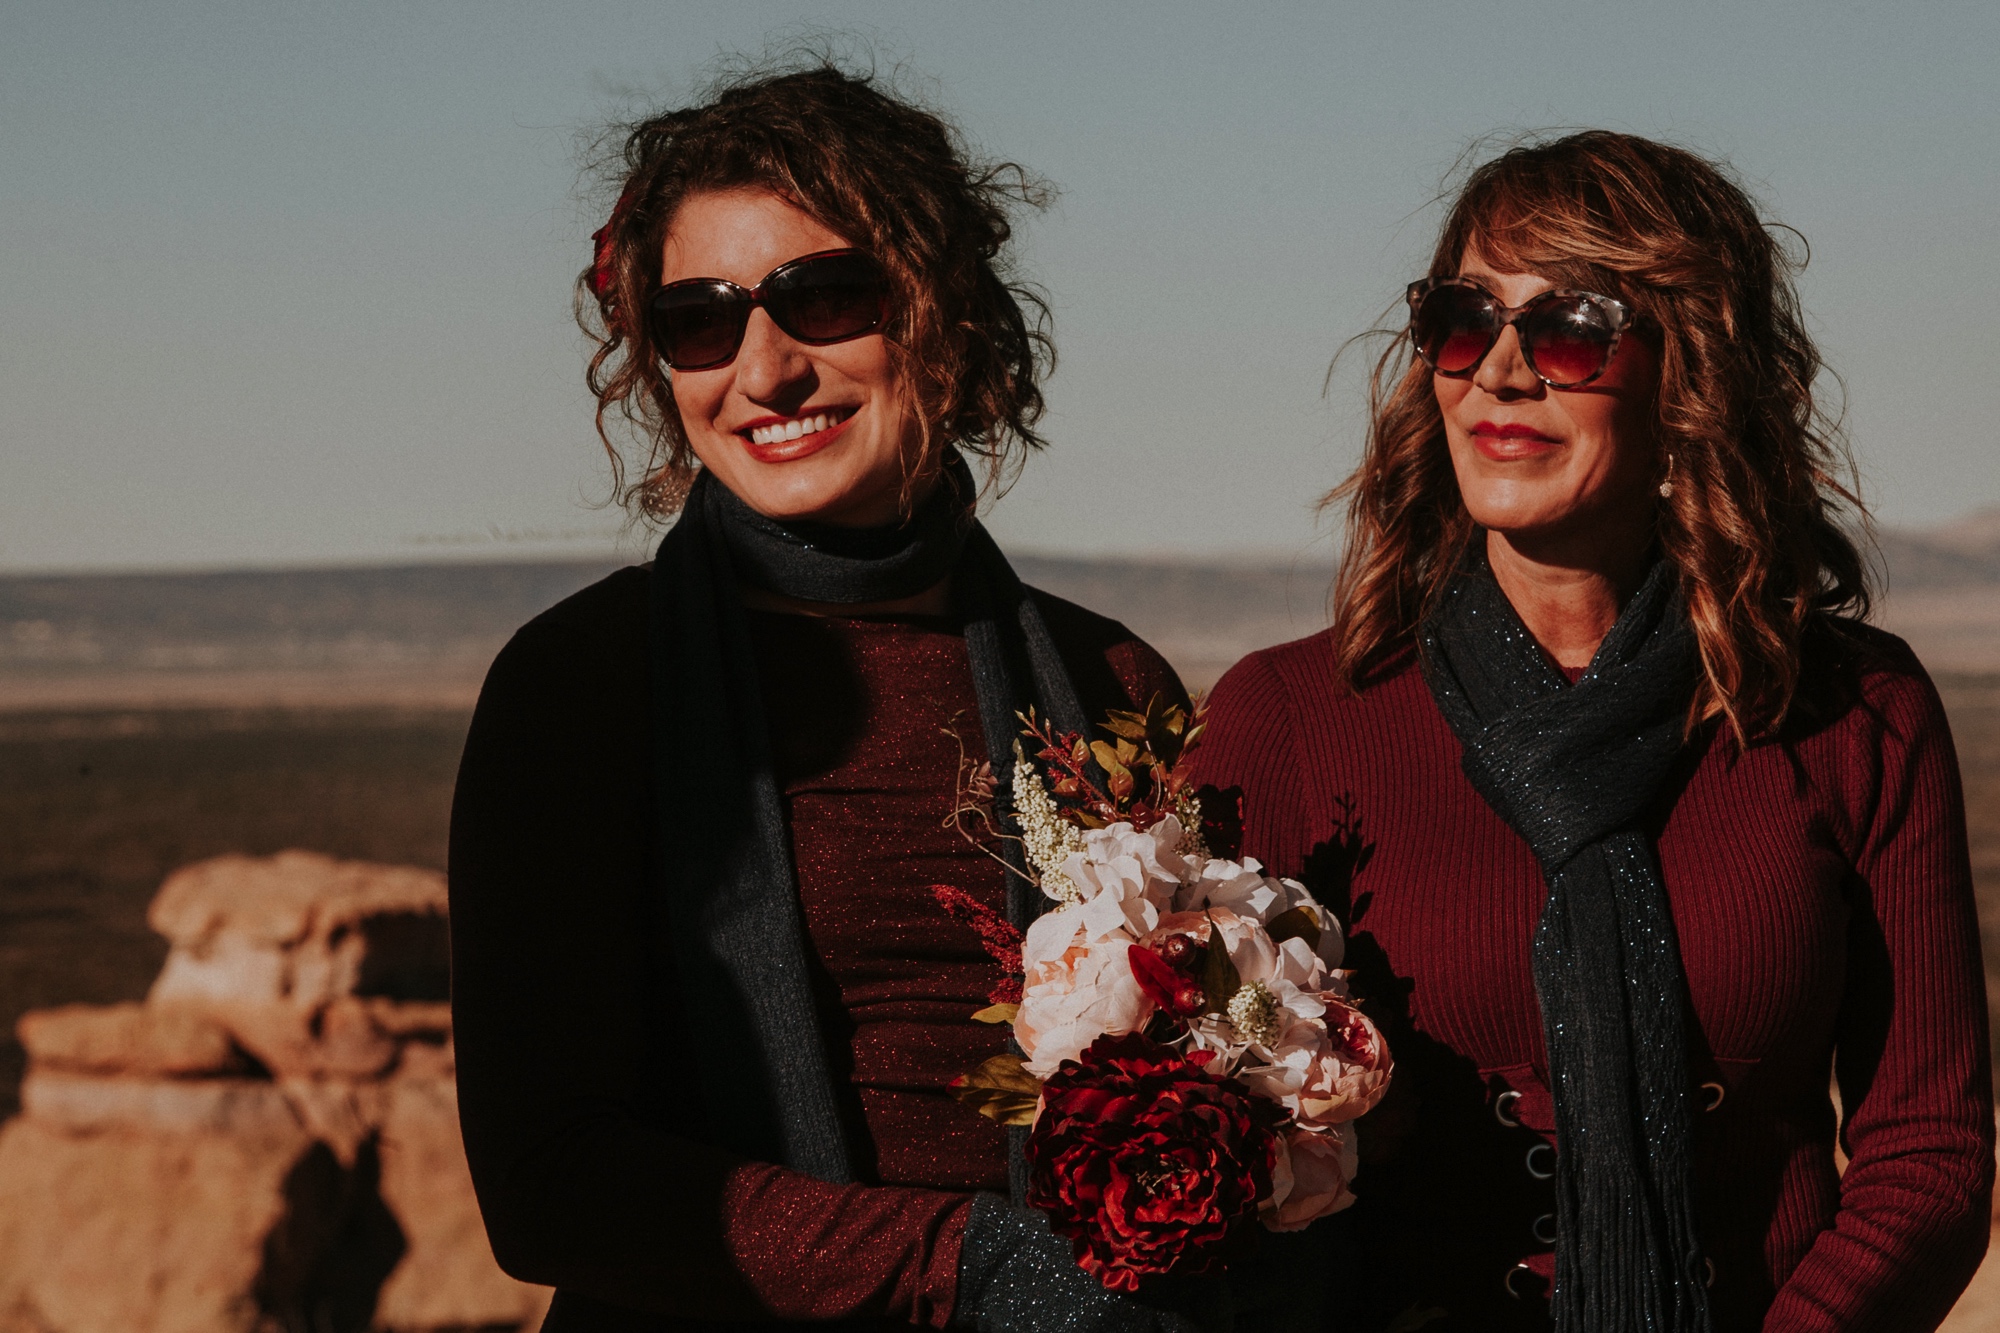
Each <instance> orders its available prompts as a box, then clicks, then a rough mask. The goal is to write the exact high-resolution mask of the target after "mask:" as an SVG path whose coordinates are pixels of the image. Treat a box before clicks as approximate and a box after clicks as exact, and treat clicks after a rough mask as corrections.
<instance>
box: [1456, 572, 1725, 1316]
mask: <svg viewBox="0 0 2000 1333" xmlns="http://www.w3.org/2000/svg"><path fill="white" fill-rule="evenodd" d="M1419 640H1420V646H1421V649H1422V653H1421V656H1422V662H1423V669H1424V677H1425V679H1426V680H1427V681H1428V682H1429V684H1430V689H1431V695H1432V697H1433V698H1435V699H1436V700H1437V705H1438V709H1439V711H1440V712H1442V713H1443V714H1444V716H1445V719H1446V720H1447V721H1448V722H1449V723H1450V724H1451V728H1452V730H1453V731H1454V732H1456V733H1457V735H1458V739H1459V741H1460V742H1461V744H1463V746H1464V748H1465V756H1464V765H1465V773H1466V776H1467V777H1468V778H1470V779H1471V780H1472V785H1473V786H1474V787H1476V788H1477V789H1478V790H1479V794H1480V795H1481V796H1484V797H1485V798H1486V801H1487V803H1488V804H1490V805H1491V806H1492V807H1493V809H1494V810H1495V811H1497V812H1498V813H1499V815H1500V817H1501V818H1502V819H1504V820H1506V821H1507V823H1508V824H1509V825H1511V826H1512V827H1513V829H1514V830H1515V832H1517V833H1519V834H1520V835H1521V836H1522V837H1523V838H1524V839H1526V840H1527V843H1528V845H1529V847H1531V848H1532V849H1533V850H1534V853H1535V856H1536V859H1537V860H1539V861H1540V862H1541V866H1542V874H1543V875H1544V876H1545V877H1546V878H1547V880H1548V886H1549V897H1548V902H1547V905H1546V906H1545V907H1544V908H1543V910H1542V920H1541V927H1540V929H1539V930H1537V931H1536V934H1535V945H1534V977H1535V990H1536V993H1537V995H1538V996H1539V997H1540V999H1541V1008H1542V1030H1543V1033H1544V1035H1545V1037H1546V1039H1547V1043H1548V1058H1549V1083H1550V1089H1551V1091H1552V1092H1553V1094H1554V1097H1555V1111H1556V1135H1557V1146H1558V1156H1557V1161H1556V1179H1555V1184H1556V1227H1557V1239H1556V1285H1555V1292H1554V1295H1553V1297H1552V1299H1551V1308H1552V1313H1553V1314H1554V1316H1555V1324H1556V1328H1557V1329H1558V1330H1559V1333H1707V1330H1708V1329H1709V1328H1710V1327H1711V1323H1710V1317H1709V1308H1708V1294H1707V1291H1706V1289H1705V1287H1704V1286H1703V1271H1702V1259H1701V1253H1700V1246H1699V1242H1698V1240H1697V1237H1696V1235H1695V1208H1694V1192H1693V1186H1692V1179H1691V1177H1692V1158H1693V1154H1692V1147H1691V1145H1692V1128H1691V1124H1690V1114H1689V1106H1688V1102H1689V1086H1688V1072H1687V1040H1686V1033H1685V1031H1684V1018H1683V1005H1684V1004H1685V1002H1686V993H1687V980H1686V977H1685V975H1684V974H1683V972H1682V970H1681V957H1680V945H1679V942H1678V941H1677V939H1676V938H1675V935H1674V920H1673V914H1672V912H1671V911H1670V910H1669V908H1668V901H1667V891H1666V886H1665V884H1663V883H1662V882H1661V879H1660V867H1659V861H1658V858H1657V856H1656V855H1655V853H1654V850H1653V847H1652V844H1651V841H1650V840H1649V839H1648V838H1647V836H1646V835H1645V833H1644V832H1643V831H1641V829H1640V826H1639V820H1640V816H1641V814H1642V812H1643V811H1644V810H1645V809H1646V807H1647V806H1648V805H1649V804H1650V803H1651V802H1652V801H1653V799H1654V798H1655V797H1656V796H1657V795H1658V794H1659V792H1660V790H1661V788H1662V786H1663V784H1664V783H1665V781H1666V779H1667V776H1668V772H1669V769H1670V768H1671V767H1672V765H1673V763H1674V760H1675V757H1676V756H1677V755H1678V753H1679V752H1680V749H1681V743H1682V736H1683V729H1684V727H1685V725H1686V719H1687V711H1688V704H1689V701H1690V699H1691V698H1692V692H1693V688H1694V681H1695V667H1696V652H1695V641H1694V632H1693V630H1692V629H1691V628H1690V627H1689V625H1688V621H1687V614H1686V611H1685V609H1684V608H1683V606H1682V604H1681V599H1680V595H1679V592H1678V588H1677V585H1676V582H1675V578H1674V571H1673V569H1672V567H1671V566H1669V565H1668V564H1667V563H1666V562H1664V561H1662V562H1660V563H1659V564H1656V565H1655V566H1654V567H1653V570H1652V572H1651V573H1650V574H1649V575H1648V576H1647V578H1646V581H1645V583H1644V585H1643V586H1641V587H1640V589H1639V591H1638V593H1637V594H1636V595H1635V596H1634V597H1633V598H1632V600H1631V602H1630V604H1629V605H1627V606H1626V608H1625V610H1624V612H1623V613H1622V614H1621V615H1620V616H1619V618H1618V622H1617V624H1616V625H1614V626H1613V627H1612V629H1611V632H1610V634H1608V635H1607V636H1606V637H1605V640H1604V643H1603V644H1602V645H1601V646H1600V647H1599V648H1598V650H1597V655H1596V657H1594V658H1593V659H1592V660H1591V663H1590V668H1589V669H1588V670H1587V671H1586V672H1585V673H1584V675H1583V677H1582V678H1581V679H1580V680H1578V681H1577V682H1576V684H1575V685H1573V686H1572V685H1569V684H1568V683H1567V682H1566V681H1565V680H1564V679H1563V677H1562V675H1561V674H1560V673H1559V672H1558V671H1557V670H1556V669H1555V667H1554V666H1552V665H1551V664H1550V663H1549V661H1548V659H1547V658H1546V657H1545V656H1544V655H1543V654H1542V651H1541V649H1540V648H1539V647H1537V646H1536V644H1535V641H1534V639H1533V638H1532V637H1530V635H1529V634H1528V631H1527V629H1526V628H1525V627H1524V626H1523V625H1522V623H1521V618H1520V617H1519V616H1518V615H1516V614H1515V612H1514V608H1513V606H1512V605H1511V604H1509V602H1508V601H1507V598H1506V596H1505V594H1503V593H1502V592H1501V591H1500V588H1499V585H1498V584H1496V583H1495V582H1494V580H1493V575H1492V573H1491V571H1490V570H1489V569H1488V567H1487V566H1486V563H1485V560H1484V558H1483V556H1481V555H1475V556H1474V558H1473V559H1472V560H1471V561H1469V562H1468V564H1467V566H1466V567H1465V569H1464V570H1463V571H1462V572H1461V573H1460V574H1459V575H1458V577H1457V578H1456V580H1455V581H1454V582H1453V584H1452V585H1451V587H1450V589H1449V590H1448V591H1447V592H1446V593H1445V595H1444V597H1443V599H1442V600H1441V601H1440V603H1439V604H1438V606H1437V608H1436V609H1435V610H1434V611H1433V612H1432V613H1431V614H1430V616H1429V617H1428V618H1427V619H1426V620H1425V622H1424V625H1423V628H1422V631H1421V633H1420V635H1419Z"/></svg>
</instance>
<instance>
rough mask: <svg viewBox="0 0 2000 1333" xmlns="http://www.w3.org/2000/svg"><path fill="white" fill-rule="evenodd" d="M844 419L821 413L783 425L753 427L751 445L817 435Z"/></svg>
mask: <svg viewBox="0 0 2000 1333" xmlns="http://www.w3.org/2000/svg"><path fill="white" fill-rule="evenodd" d="M842 419H843V418H840V417H838V416H837V415H835V414H832V413H827V412H820V413H817V414H815V415H813V416H809V417H799V418H797V419H795V420H792V421H787V422H785V423H783V424H782V425H778V424H773V425H769V426H752V427H751V428H750V443H752V444H777V443H779V442H781V441H784V440H796V439H798V438H799V437H800V436H801V435H817V434H819V433H820V432H821V431H823V430H826V429H827V428H829V427H830V426H833V425H835V424H837V423H838V422H839V421H840V420H842Z"/></svg>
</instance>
